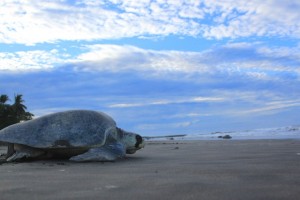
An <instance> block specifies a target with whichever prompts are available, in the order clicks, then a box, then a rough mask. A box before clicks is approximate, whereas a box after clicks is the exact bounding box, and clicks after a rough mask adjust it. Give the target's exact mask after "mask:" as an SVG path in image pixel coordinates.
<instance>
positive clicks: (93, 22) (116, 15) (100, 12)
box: [0, 0, 300, 45]
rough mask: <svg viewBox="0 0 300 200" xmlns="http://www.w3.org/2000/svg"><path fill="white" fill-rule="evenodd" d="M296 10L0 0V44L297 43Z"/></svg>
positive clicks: (254, 4) (290, 4) (269, 4)
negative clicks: (191, 39)
mask: <svg viewBox="0 0 300 200" xmlns="http://www.w3.org/2000/svg"><path fill="white" fill-rule="evenodd" d="M72 2H73V3H72ZM299 9H300V3H299V2H298V1H294V0H288V1H284V2H281V1H264V2H262V1H259V0H254V1H239V2H236V1H234V2H233V1H203V0H195V1H190V2H187V1H183V0H182V1H152V0H145V1H130V0H124V1H123V0H122V1H119V0H110V1H105V2H103V1H100V2H97V1H91V0H81V1H61V0H54V1H35V0H28V1H10V0H3V1H1V3H0V17H1V22H0V26H1V30H0V42H1V43H21V44H27V45H34V44H36V43H44V42H54V41H61V40H99V39H114V38H125V37H135V36H137V37H139V36H147V35H148V36H151V35H152V36H166V35H171V34H175V35H184V36H195V37H199V36H200V37H204V38H217V39H222V38H238V37H249V36H290V37H295V38H299V37H300V31H299V23H300V22H299V17H300V14H299Z"/></svg>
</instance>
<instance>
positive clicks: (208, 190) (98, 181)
mask: <svg viewBox="0 0 300 200" xmlns="http://www.w3.org/2000/svg"><path fill="white" fill-rule="evenodd" d="M0 195H1V196H0V199H1V200H6V199H18V200H19V199H39V200H40V199H86V200H87V199H118V200H129V199H130V200H135V199H143V200H148V199H155V200H159V199H172V200H176V199H180V200H181V199H204V200H211V199H216V200H222V199H228V200H234V199H243V200H247V199H254V200H259V199H264V200H266V199H271V200H276V199H284V200H286V199H295V200H296V199H300V140H248V141H246V140H244V141H243V140H241V141H237V140H220V141H183V142H179V143H177V142H176V141H172V142H171V141H170V142H153V143H150V144H148V145H147V146H146V148H145V149H143V150H141V151H139V152H138V153H136V154H134V155H131V156H129V157H128V158H127V159H124V160H120V161H117V162H114V163H72V162H68V161H58V160H51V161H35V162H26V163H5V164H2V165H0Z"/></svg>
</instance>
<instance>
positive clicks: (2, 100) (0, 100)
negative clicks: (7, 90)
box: [0, 94, 9, 105]
mask: <svg viewBox="0 0 300 200" xmlns="http://www.w3.org/2000/svg"><path fill="white" fill-rule="evenodd" d="M7 101H9V98H8V96H7V95H6V94H2V95H1V96H0V104H2V105H4V104H5V103H6V102H7Z"/></svg>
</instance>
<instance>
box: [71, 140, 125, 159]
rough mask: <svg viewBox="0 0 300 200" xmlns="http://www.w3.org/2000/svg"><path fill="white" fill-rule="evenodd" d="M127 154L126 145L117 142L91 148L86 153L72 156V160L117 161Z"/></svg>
mask: <svg viewBox="0 0 300 200" xmlns="http://www.w3.org/2000/svg"><path fill="white" fill-rule="evenodd" d="M125 155H126V150H125V147H124V145H123V144H122V143H118V142H116V143H110V144H106V145H104V146H101V147H96V148H91V149H89V150H88V151H87V152H86V153H83V154H80V155H77V156H73V157H71V158H70V160H71V161H75V162H91V161H102V162H103V161H115V160H117V159H118V158H124V157H125Z"/></svg>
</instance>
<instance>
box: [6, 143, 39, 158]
mask: <svg viewBox="0 0 300 200" xmlns="http://www.w3.org/2000/svg"><path fill="white" fill-rule="evenodd" d="M44 154H45V152H44V151H42V150H40V149H37V148H33V147H29V146H26V145H21V144H11V145H9V147H8V152H7V158H6V161H7V162H14V161H20V160H22V159H23V158H37V157H40V156H42V155H44Z"/></svg>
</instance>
